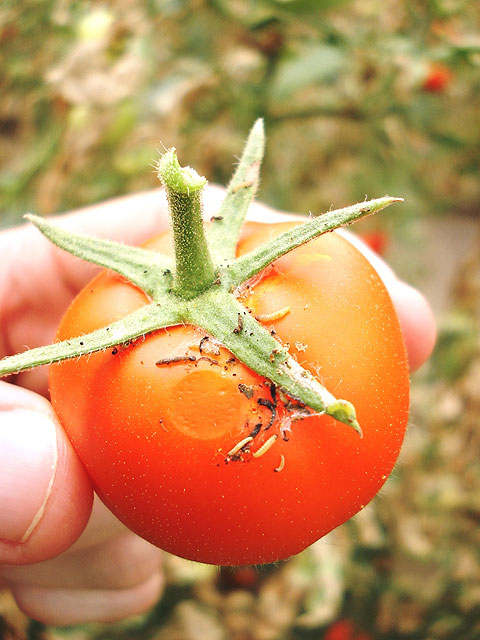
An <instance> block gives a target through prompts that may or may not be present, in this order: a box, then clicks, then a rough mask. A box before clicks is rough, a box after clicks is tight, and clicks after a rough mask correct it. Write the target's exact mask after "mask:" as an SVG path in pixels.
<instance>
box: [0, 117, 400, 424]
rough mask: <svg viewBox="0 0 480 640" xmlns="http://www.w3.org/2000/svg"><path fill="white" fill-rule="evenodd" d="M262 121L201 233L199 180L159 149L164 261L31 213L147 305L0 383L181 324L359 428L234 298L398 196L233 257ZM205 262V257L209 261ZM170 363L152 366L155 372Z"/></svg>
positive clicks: (46, 353) (24, 363)
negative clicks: (278, 263)
mask: <svg viewBox="0 0 480 640" xmlns="http://www.w3.org/2000/svg"><path fill="white" fill-rule="evenodd" d="M263 148H264V131H263V123H262V121H261V120H259V121H257V122H256V123H255V125H254V127H253V129H252V131H251V132H250V135H249V138H248V140H247V144H246V147H245V150H244V152H243V154H242V157H241V159H240V163H239V165H238V167H237V170H236V171H235V174H234V176H233V178H232V181H231V182H230V185H229V187H228V190H227V194H226V197H225V200H224V203H223V204H222V206H221V209H220V211H219V212H218V213H217V215H215V216H214V222H212V225H211V226H210V227H209V229H208V232H207V233H208V235H207V233H206V232H205V230H204V228H203V221H202V207H201V192H202V189H203V187H204V186H205V184H206V180H205V178H202V177H201V176H199V175H198V174H197V173H196V172H195V171H194V170H193V169H191V168H190V167H184V168H182V167H180V165H179V162H178V159H177V156H176V153H175V149H171V150H170V151H167V153H165V154H164V155H163V156H162V158H161V160H160V162H159V164H158V174H159V177H160V179H161V181H162V183H163V184H164V186H165V189H166V192H167V197H168V202H169V208H170V215H171V223H172V235H173V240H174V246H175V266H174V265H173V261H172V260H171V259H170V258H167V257H165V256H162V255H160V254H158V253H155V252H153V251H148V250H145V249H138V248H135V247H128V246H125V245H122V244H119V243H115V242H111V241H108V240H102V239H99V238H87V237H86V236H81V235H79V234H72V233H69V232H68V231H66V230H65V229H62V228H61V227H57V226H56V225H52V224H51V223H50V222H48V221H47V220H44V219H42V218H39V217H37V216H27V217H28V219H29V220H30V221H31V222H32V223H33V224H35V225H36V226H37V227H38V228H39V229H40V231H41V232H42V233H43V234H44V235H46V236H47V237H48V238H49V239H50V240H51V241H52V242H53V243H54V244H56V245H57V246H59V247H61V248H63V249H65V250H66V251H69V252H70V253H72V254H73V255H75V256H78V257H80V258H83V259H85V260H88V261H90V262H94V263H95V264H99V265H102V266H104V267H107V268H109V269H112V270H114V271H116V272H118V273H120V274H121V275H122V276H124V277H125V278H127V279H128V280H129V281H131V282H132V283H134V284H135V285H137V286H138V287H139V288H140V289H142V290H143V291H144V292H145V293H146V294H147V295H148V296H149V298H150V300H151V303H150V304H147V305H146V306H145V307H142V308H141V309H138V310H137V311H134V312H133V313H131V314H130V315H128V316H126V317H125V318H123V319H122V320H119V321H118V322H115V323H113V324H111V325H110V326H109V327H105V328H103V329H99V330H97V331H94V332H92V333H90V334H88V335H84V336H80V337H78V338H73V339H71V340H65V341H63V342H58V343H55V344H53V345H49V346H46V347H39V348H37V349H32V350H31V351H26V352H24V353H21V354H17V355H14V356H11V357H9V358H4V359H3V360H1V361H0V377H1V376H4V375H8V374H9V373H14V372H18V371H23V370H25V369H29V368H32V367H36V366H39V365H42V364H48V363H52V362H58V361H60V360H65V359H68V358H76V357H78V356H81V355H85V354H88V353H92V352H94V351H101V350H102V349H107V348H110V347H115V348H116V345H127V344H130V343H131V342H132V341H134V340H135V339H137V338H139V337H141V336H144V335H145V334H146V333H148V332H151V331H154V330H156V329H161V328H163V327H168V326H173V325H175V324H180V323H188V324H192V325H196V326H198V327H201V328H202V329H204V330H205V331H206V332H207V333H209V334H210V335H211V336H213V337H214V338H215V339H216V340H218V341H219V342H221V343H222V344H223V345H224V346H225V347H226V348H227V349H229V350H230V351H231V352H232V353H233V354H234V355H235V356H236V357H238V358H239V360H240V361H242V362H243V363H244V364H245V365H246V366H248V367H249V368H250V369H252V370H253V371H255V372H256V373H258V374H260V375H262V376H264V377H265V378H267V379H269V380H270V381H271V383H273V384H274V385H276V386H277V387H278V388H279V389H282V390H283V391H285V392H286V393H287V394H288V395H289V396H291V397H292V398H294V399H295V400H297V401H299V402H301V403H303V404H304V405H306V406H307V407H309V408H310V409H311V410H313V411H315V412H318V413H325V414H327V415H330V416H332V417H333V418H335V419H336V420H338V421H340V422H343V423H345V424H347V425H349V426H351V427H353V428H354V429H355V430H356V431H357V432H358V433H359V434H360V435H361V429H360V426H359V424H358V422H357V419H356V416H355V408H354V407H353V406H352V404H350V403H349V402H348V401H346V400H340V399H337V398H335V397H334V396H333V395H332V394H331V393H330V392H329V391H328V390H327V389H325V387H323V386H322V385H321V384H320V383H319V381H318V380H317V379H316V378H315V377H314V376H313V375H312V374H311V373H309V372H308V371H307V370H305V369H304V368H303V367H302V366H301V365H300V364H299V363H298V362H297V361H296V360H295V359H294V358H293V357H292V356H291V355H290V354H289V352H288V349H287V348H286V347H285V346H284V345H282V344H281V343H280V342H279V341H278V340H276V338H275V337H274V336H273V335H272V334H271V333H270V332H269V331H267V330H266V329H265V327H263V325H262V324H261V323H260V322H259V321H258V319H256V318H255V317H254V316H253V315H251V313H250V311H249V310H248V309H247V308H246V307H244V306H243V305H242V304H241V302H240V301H239V300H238V298H237V296H236V294H237V293H238V291H237V288H238V287H240V286H241V285H242V284H243V283H244V282H245V281H247V280H249V279H250V278H251V277H253V276H255V275H256V274H258V273H260V272H261V271H262V270H263V269H264V268H265V267H266V266H268V265H269V264H270V263H271V262H273V261H274V260H275V259H276V258H278V257H280V256H282V255H284V254H285V253H287V252H288V251H291V250H292V249H294V248H295V247H298V246H300V245H301V244H304V243H305V242H308V241H309V240H311V239H313V238H315V237H317V236H319V235H321V234H322V233H325V232H327V231H331V230H332V229H335V228H337V227H339V226H341V225H343V224H349V223H350V222H353V221H354V220H356V219H358V218H361V217H363V216H365V215H368V214H370V213H373V212H375V211H379V210H380V209H382V208H384V207H386V206H388V205H389V204H391V203H393V202H396V201H398V200H401V198H391V197H388V196H387V197H385V198H378V199H377V200H371V201H369V202H362V203H360V204H356V205H353V206H351V207H346V208H344V209H339V210H336V211H329V212H327V213H325V214H323V215H322V216H319V217H317V218H312V219H310V220H308V221H307V222H306V223H305V224H303V225H297V226H295V227H293V228H292V229H289V230H288V231H286V232H285V233H283V234H280V235H279V236H277V237H276V238H275V239H273V240H272V241H270V242H267V243H266V244H264V245H263V246H261V247H259V248H257V249H254V250H253V251H251V252H250V253H249V254H246V255H244V256H242V257H240V258H238V259H236V258H235V249H236V246H237V242H238V236H239V233H240V230H241V225H242V222H243V220H244V217H245V215H246V212H247V209H248V206H249V204H250V202H251V200H252V198H253V196H254V194H255V191H256V189H257V186H258V177H259V168H260V162H261V159H262V156H263ZM212 256H213V258H212ZM168 362H171V360H169V359H167V360H159V361H158V363H157V365H158V366H163V365H164V364H166V363H168Z"/></svg>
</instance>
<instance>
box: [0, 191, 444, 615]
mask: <svg viewBox="0 0 480 640" xmlns="http://www.w3.org/2000/svg"><path fill="white" fill-rule="evenodd" d="M222 196H223V191H222V190H221V189H219V188H216V187H209V188H208V189H207V190H206V194H205V200H206V203H205V204H206V206H205V209H206V211H208V212H212V211H213V212H214V211H216V210H217V208H218V204H219V202H220V200H221V198H222ZM276 215H277V216H279V217H280V218H285V214H276V213H275V212H272V211H271V210H269V209H268V208H266V207H263V206H262V205H259V204H256V205H253V206H252V208H251V212H250V217H251V218H255V219H257V220H259V219H260V220H272V217H273V216H276ZM56 222H57V223H59V224H62V225H65V226H66V227H68V228H69V229H71V230H74V231H79V232H83V233H89V234H92V235H97V236H100V237H108V238H112V239H115V240H119V241H124V242H125V243H127V244H138V243H140V242H142V241H143V240H145V239H146V238H147V237H149V236H151V235H153V234H154V233H156V232H159V231H161V230H163V229H165V228H166V226H167V224H168V219H167V208H166V200H165V199H164V196H163V193H162V192H159V191H157V192H149V193H144V194H140V195H135V196H129V197H126V198H121V199H119V200H117V201H111V202H108V203H105V204H102V205H98V206H95V207H91V208H88V209H86V210H84V211H81V212H77V213H74V214H69V215H66V216H61V217H58V218H57V219H56ZM342 233H345V232H342ZM349 237H350V239H352V241H353V242H355V243H356V242H357V241H356V240H355V238H354V236H352V235H351V234H349ZM362 250H363V251H364V252H366V253H367V255H368V257H369V259H370V260H371V262H372V263H373V264H374V266H375V267H376V268H377V270H378V271H379V273H380V275H381V276H382V278H383V280H384V282H385V284H386V286H387V288H388V289H389V292H390V295H391V297H392V300H393V302H394V304H395V307H396V309H397V312H398V315H399V318H400V322H401V325H402V329H403V333H404V337H405V342H406V345H407V350H408V354H409V361H410V364H411V368H412V369H414V368H417V367H418V366H420V364H421V363H422V362H423V361H424V360H425V359H426V358H427V357H428V355H429V353H430V351H431V348H432V346H433V342H434V339H435V327H434V322H433V317H432V314H431V311H430V309H429V307H428V304H427V303H426V302H425V300H424V298H423V297H422V296H421V294H420V293H418V292H417V291H416V290H414V289H412V288H411V287H409V286H408V285H406V284H405V283H402V282H400V281H399V280H397V278H396V277H395V276H394V274H393V273H392V272H391V270H390V269H389V268H388V267H387V266H386V265H385V263H383V262H382V261H381V260H380V259H379V258H378V257H377V256H376V255H375V254H373V253H372V252H369V251H368V249H366V248H364V247H362ZM0 253H1V255H2V256H4V260H3V264H4V270H3V272H2V275H0V309H1V310H2V312H1V318H2V323H1V325H0V355H2V356H3V355H9V354H11V353H16V352H18V351H21V350H23V349H24V348H25V346H26V345H28V347H36V346H40V345H42V344H48V343H50V342H51V341H52V340H53V337H54V334H55V330H56V327H57V324H58V321H59V318H60V317H61V315H62V313H63V311H64V310H65V309H66V307H67V306H68V304H69V302H70V301H71V299H72V297H73V296H74V295H75V294H76V293H77V291H78V290H79V289H80V288H81V287H82V286H83V285H84V284H86V282H87V281H88V280H89V279H90V278H91V277H92V276H93V274H94V272H95V268H94V267H93V266H92V265H89V264H86V263H83V262H81V261H79V260H78V259H76V258H73V257H72V256H70V255H68V254H66V253H64V252H61V251H59V250H58V249H56V248H55V247H53V246H52V245H51V244H50V243H48V242H47V241H46V240H45V239H44V238H43V237H42V236H41V235H40V234H38V232H37V231H36V230H35V229H33V228H31V227H21V228H18V229H13V230H7V231H4V232H2V233H0ZM5 258H6V259H5ZM15 382H16V384H15V385H11V384H8V383H6V382H2V383H0V469H2V471H1V472H0V505H1V507H0V565H2V566H0V581H2V580H3V583H4V584H5V585H7V586H9V587H10V588H11V590H12V593H13V594H14V596H15V598H16V600H17V602H18V603H19V605H20V607H21V608H22V609H23V610H24V611H25V612H26V613H28V614H29V615H30V616H31V617H33V618H36V619H39V620H42V621H44V622H48V623H50V624H75V623H79V622H88V621H114V620H117V619H120V618H123V617H126V616H128V615H130V614H134V613H137V612H139V611H141V610H144V609H147V608H148V607H150V606H151V605H152V604H153V603H154V602H155V601H156V599H157V598H158V597H159V595H160V591H161V585H162V576H161V552H160V551H159V550H158V549H156V548H154V547H152V546H151V545H149V544H148V543H147V542H145V541H144V540H141V539H140V538H138V537H137V536H135V535H134V534H133V533H131V532H130V531H128V530H127V529H125V527H123V525H121V524H120V523H119V522H118V521H117V520H116V519H115V518H114V517H113V516H112V515H111V514H110V513H109V512H108V511H107V509H106V508H105V507H103V505H101V504H100V503H96V504H95V507H94V509H93V513H92V515H91V517H90V509H91V504H92V495H93V491H92V487H91V484H90V481H89V479H88V477H87V476H86V474H85V472H84V470H83V468H82V467H81V465H80V463H79V462H78V460H77V458H76V456H75V454H74V452H73V450H72V449H71V446H70V444H69V442H68V440H67V438H66V436H65V434H64V432H63V430H62V428H61V426H60V425H59V423H58V421H57V420H56V418H55V415H54V414H53V410H52V408H51V406H50V405H49V403H48V402H47V400H46V399H45V398H46V396H47V375H46V370H45V368H39V369H36V370H33V371H27V372H24V373H22V374H20V375H18V376H17V378H16V380H15ZM20 385H21V386H20ZM22 387H23V388H22ZM33 392H34V393H33ZM42 396H44V397H42ZM87 521H88V525H87ZM82 532H83V533H82ZM77 538H78V540H77ZM75 540H77V541H76V542H75Z"/></svg>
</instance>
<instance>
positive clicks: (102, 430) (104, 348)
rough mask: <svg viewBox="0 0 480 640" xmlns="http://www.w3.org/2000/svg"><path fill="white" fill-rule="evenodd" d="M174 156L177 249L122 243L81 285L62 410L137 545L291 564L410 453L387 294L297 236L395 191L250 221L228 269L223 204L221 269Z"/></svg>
mask: <svg viewBox="0 0 480 640" xmlns="http://www.w3.org/2000/svg"><path fill="white" fill-rule="evenodd" d="M257 133H258V129H257ZM247 150H248V146H247ZM251 152H252V149H251V148H250V152H249V153H246V158H247V159H246V160H244V161H242V163H241V164H240V167H239V170H241V169H242V167H243V168H244V169H245V171H244V173H243V174H242V173H240V175H237V178H236V182H235V181H234V183H233V186H232V185H230V188H229V191H228V194H227V198H226V202H227V205H228V203H229V202H230V203H232V202H233V203H234V204H235V206H234V207H233V209H232V211H234V212H235V211H237V210H238V207H240V204H241V201H240V199H243V200H245V205H247V204H248V201H249V199H250V195H251V194H250V193H248V192H247V194H245V191H246V190H249V191H251V190H252V189H253V188H254V186H255V185H254V181H252V180H251V171H252V169H251V167H252V166H256V165H257V164H258V161H257V160H256V159H255V153H254V154H253V159H252V153H251ZM244 158H245V156H244ZM168 161H169V162H170V164H169V165H168V167H167V169H165V168H163V169H162V168H161V170H163V174H162V175H163V176H164V181H165V183H166V187H167V192H168V193H169V200H170V205H171V208H172V209H173V210H174V214H175V208H179V207H180V209H181V216H180V218H179V219H174V222H173V237H174V242H173V245H174V247H175V253H174V255H173V257H169V252H170V255H171V249H170V247H171V244H172V243H171V239H170V237H169V236H168V235H167V234H163V235H160V236H158V237H156V238H153V239H152V240H150V241H149V242H148V243H147V244H146V245H145V247H144V248H143V249H138V250H137V249H126V248H122V250H121V251H122V256H123V260H122V261H119V260H118V259H117V258H118V256H117V254H115V252H114V254H112V255H113V257H111V258H109V261H110V262H109V263H108V264H111V265H113V268H115V271H117V273H115V272H114V271H112V270H107V271H103V272H102V273H100V274H99V275H98V276H97V277H96V278H95V279H94V280H93V281H92V282H91V283H89V284H88V285H87V286H86V287H85V288H84V289H83V291H81V293H80V294H79V295H78V296H77V298H76V299H75V300H74V301H73V303H72V304H71V306H70V308H69V309H68V311H67V312H66V314H65V316H64V318H63V320H62V322H61V324H60V327H59V331H58V336H57V338H58V340H59V341H60V342H58V343H57V344H55V345H53V346H51V347H47V348H45V349H50V351H48V354H54V353H56V354H57V355H50V356H49V357H50V360H51V361H54V360H58V362H56V363H55V364H52V366H51V368H50V391H51V398H52V403H53V406H54V408H55V410H56V412H57V413H58V416H59V418H60V420H61V422H62V424H63V426H64V428H65V430H66V432H67V434H68V436H69V438H70V439H71V441H72V444H73V446H74V448H75V450H76V452H77V453H78V455H79V457H80V459H81V461H82V463H83V464H84V466H85V468H86V469H87V471H88V473H89V475H90V477H91V479H92V482H93V484H94V486H95V489H96V491H97V493H98V495H99V496H100V498H101V499H102V500H103V501H104V502H105V504H106V505H107V506H108V507H109V508H110V509H111V510H112V511H113V513H115V514H116V515H117V516H118V517H119V519H120V520H121V521H123V522H124V523H125V524H126V525H127V526H128V527H129V528H131V529H132V530H133V531H135V532H136V533H138V534H139V535H140V536H142V537H144V538H146V539H147V540H149V541H150V542H152V543H153V544H155V545H157V546H159V547H161V548H162V549H164V550H166V551H169V552H171V553H174V554H176V555H179V556H181V557H184V558H189V559H192V560H196V561H201V562H206V563H212V564H222V565H245V564H256V563H265V562H271V561H276V560H279V559H283V558H287V557H289V556H291V555H292V554H295V553H298V552H299V551H301V550H302V549H304V548H305V547H307V546H308V545H310V544H312V543H313V542H314V541H316V540H318V539H319V538H320V537H321V536H323V535H325V534H326V533H328V532H329V531H331V530H332V529H333V528H334V527H336V526H338V525H340V524H341V523H343V522H345V521H346V520H347V519H348V518H350V517H351V516H352V515H354V514H355V513H356V512H357V511H359V510H360V509H362V508H363V506H364V505H366V504H367V502H368V501H369V500H370V499H371V498H373V496H374V495H375V494H376V493H377V492H378V490H379V489H380V487H381V486H382V485H383V483H384V482H385V480H386V478H387V476H388V474H389V473H390V472H391V470H392V467H393V465H394V464H395V461H396V459H397V456H398V453H399V450H400V447H401V444H402V440H403V436H404V432H405V427H406V422H407V416H408V369H407V362H406V356H405V349H404V345H403V341H402V336H401V332H400V328H399V324H398V320H397V317H396V315H395V311H394V309H393V306H392V302H391V300H390V298H389V296H388V293H387V292H386V289H385V287H384V285H383V283H382V282H381V280H380V278H379V276H378V275H377V274H376V272H375V271H374V269H373V268H372V266H371V265H370V264H369V262H368V261H367V260H366V259H365V258H364V257H363V256H362V255H361V254H360V253H359V252H358V251H357V250H356V249H355V248H354V247H352V246H351V244H350V243H349V242H348V241H347V240H346V239H344V238H343V237H342V236H340V235H339V234H334V233H330V234H326V235H321V236H320V237H316V238H314V239H311V240H310V241H309V242H305V240H304V238H305V234H307V235H309V238H308V239H310V237H312V233H313V232H314V231H315V234H316V235H318V233H317V231H318V229H317V227H318V226H319V225H320V226H322V225H323V226H325V224H327V226H328V227H329V228H331V226H332V224H333V226H338V221H339V219H340V218H341V219H342V220H344V219H350V217H351V215H353V214H352V210H353V209H355V211H354V212H353V213H354V214H355V215H358V213H359V212H364V213H365V212H370V211H371V210H372V208H380V206H385V205H386V204H389V203H390V202H391V201H393V199H389V201H388V202H386V200H388V199H383V200H382V201H381V203H380V201H371V202H370V203H362V204H361V205H355V207H353V208H350V209H348V210H347V209H346V210H340V211H339V212H332V213H331V214H326V215H327V217H326V218H325V221H322V220H318V221H315V220H312V221H310V222H307V223H305V224H304V225H296V224H294V223H282V224H259V223H248V224H247V225H245V226H244V227H243V231H242V234H241V235H240V236H239V237H238V234H237V235H236V236H235V239H234V241H233V240H232V238H231V237H230V236H228V237H229V238H230V240H229V242H230V245H231V249H232V250H233V251H234V254H235V255H234V256H233V257H232V258H228V259H227V256H228V252H227V250H226V245H227V244H228V242H227V239H228V238H227V236H225V235H222V234H223V232H222V234H220V235H218V236H216V235H215V233H217V231H216V229H218V228H220V229H221V228H222V225H223V224H224V218H225V217H226V214H227V213H228V207H229V206H230V205H228V206H227V207H226V208H225V207H224V208H223V209H222V210H221V212H222V215H216V216H213V217H212V220H211V222H210V226H209V227H208V229H207V236H206V237H208V239H209V246H210V249H211V252H212V253H213V254H214V256H215V260H214V259H213V258H212V259H210V254H205V250H206V249H205V244H204V239H205V238H204V237H203V236H202V234H201V232H200V229H201V226H197V227H195V228H194V231H195V233H193V231H192V227H187V228H183V229H180V230H179V227H181V225H182V221H184V220H185V219H188V218H189V215H190V214H192V216H193V218H194V217H195V216H196V215H197V214H198V213H199V209H198V207H197V205H196V204H195V202H193V201H192V198H193V197H194V191H195V189H194V187H195V186H196V185H197V182H198V181H197V180H196V177H195V176H193V178H192V175H191V174H190V173H188V172H187V178H188V179H189V182H188V184H187V187H186V188H183V186H182V184H181V183H180V182H179V178H178V175H177V173H175V177H174V179H170V177H168V176H167V178H168V179H165V174H166V173H168V171H170V170H171V169H172V166H173V165H175V161H174V160H172V158H171V157H170V159H169V160H168ZM172 162H173V165H172ZM173 168H175V166H173ZM177 168H178V167H177ZM183 171H184V172H185V170H183ZM189 171H191V170H189ZM237 171H238V170H237ZM245 173H246V175H247V179H245ZM182 175H183V177H185V173H183V174H182ZM172 185H173V186H172ZM192 185H193V186H192ZM246 196H248V197H246ZM372 203H375V204H372ZM242 206H243V205H242ZM243 208H244V209H245V206H243ZM345 212H347V213H345ZM232 215H233V219H234V222H235V215H236V214H235V213H233V214H232ZM349 216H350V217H349ZM332 219H334V223H331V220H332ZM179 220H180V221H179ZM329 221H330V222H329ZM236 222H237V225H236V226H237V227H239V226H240V225H239V222H240V220H239V219H238V218H237V220H236ZM37 224H38V225H39V226H41V225H42V224H43V223H41V222H40V221H37ZM216 225H217V226H216ZM323 226H322V228H323ZM43 229H44V232H45V233H49V234H51V235H52V234H55V233H57V232H53V231H52V230H51V229H47V228H46V227H45V225H44V224H43ZM60 233H61V232H58V233H57V235H58V234H60ZM185 235H187V236H188V242H187V253H186V255H180V257H179V253H180V254H181V253H182V248H181V246H180V247H179V245H178V243H180V244H181V243H182V242H183V241H184V238H185ZM57 241H58V243H59V244H61V243H63V244H64V245H66V244H68V243H69V242H70V240H69V239H68V238H66V237H64V236H62V238H60V236H59V235H58V237H57ZM75 242H76V243H77V245H76V246H77V248H76V249H75V250H76V251H77V253H78V252H79V251H80V250H79V249H78V243H80V244H81V245H82V247H83V245H84V244H85V243H84V240H82V239H80V240H79V239H78V238H76V239H75ZM281 243H284V245H282V246H283V248H280V249H278V247H279V245H280V244H281ZM85 246H87V245H85ZM285 247H287V249H285ZM97 249H98V251H97V253H98V255H100V249H101V251H102V252H103V254H105V252H107V251H110V249H111V246H110V245H109V244H106V243H105V242H104V241H98V242H97ZM117 249H118V248H117V247H115V251H117ZM227 249H228V247H227ZM92 251H93V250H92V249H91V245H88V246H87V248H82V250H81V251H80V253H81V254H82V255H83V256H84V257H85V255H86V253H88V254H89V255H90V254H91V253H92ZM272 251H273V253H272ZM80 253H79V255H80ZM103 254H102V255H103ZM266 254H268V256H267V257H265V256H266ZM96 255H97V254H96ZM272 256H273V258H272ZM95 259H96V260H97V261H100V258H98V256H97V258H95ZM102 259H103V258H102ZM157 261H158V262H157ZM132 265H133V267H132ZM139 265H140V266H139ZM168 265H170V266H168ZM219 265H220V266H219ZM252 265H253V266H252ZM151 271H153V273H154V278H153V279H152V280H148V277H149V273H150V272H151ZM119 274H120V275H119ZM126 274H127V275H129V276H130V275H131V276H132V277H131V278H130V279H131V280H133V282H130V281H128V280H127V279H126V278H125V275H126ZM132 274H133V275H132ZM139 283H140V284H141V285H142V286H140V285H139ZM159 288H160V289H159ZM152 300H153V301H152ZM175 314H181V315H175ZM132 318H133V320H132ZM151 318H153V319H154V320H151ZM159 318H160V320H159ZM175 318H177V320H175ZM178 318H179V319H178ZM135 323H138V324H139V325H140V329H139V328H138V327H136V325H135ZM132 325H135V327H134V328H133V329H132ZM55 349H57V351H55ZM62 349H63V351H62V354H61V355H58V353H60V351H59V350H62ZM57 352H58V353H57ZM67 352H68V355H67V356H65V354H66V353H67ZM65 357H67V358H68V359H65ZM45 361H46V360H45V357H44V359H43V360H41V362H45ZM38 362H40V359H39V361H38ZM18 368H19V367H18V366H17V369H18ZM0 373H1V369H0ZM327 389H328V391H327ZM338 397H341V398H345V399H346V400H337V398H338Z"/></svg>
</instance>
